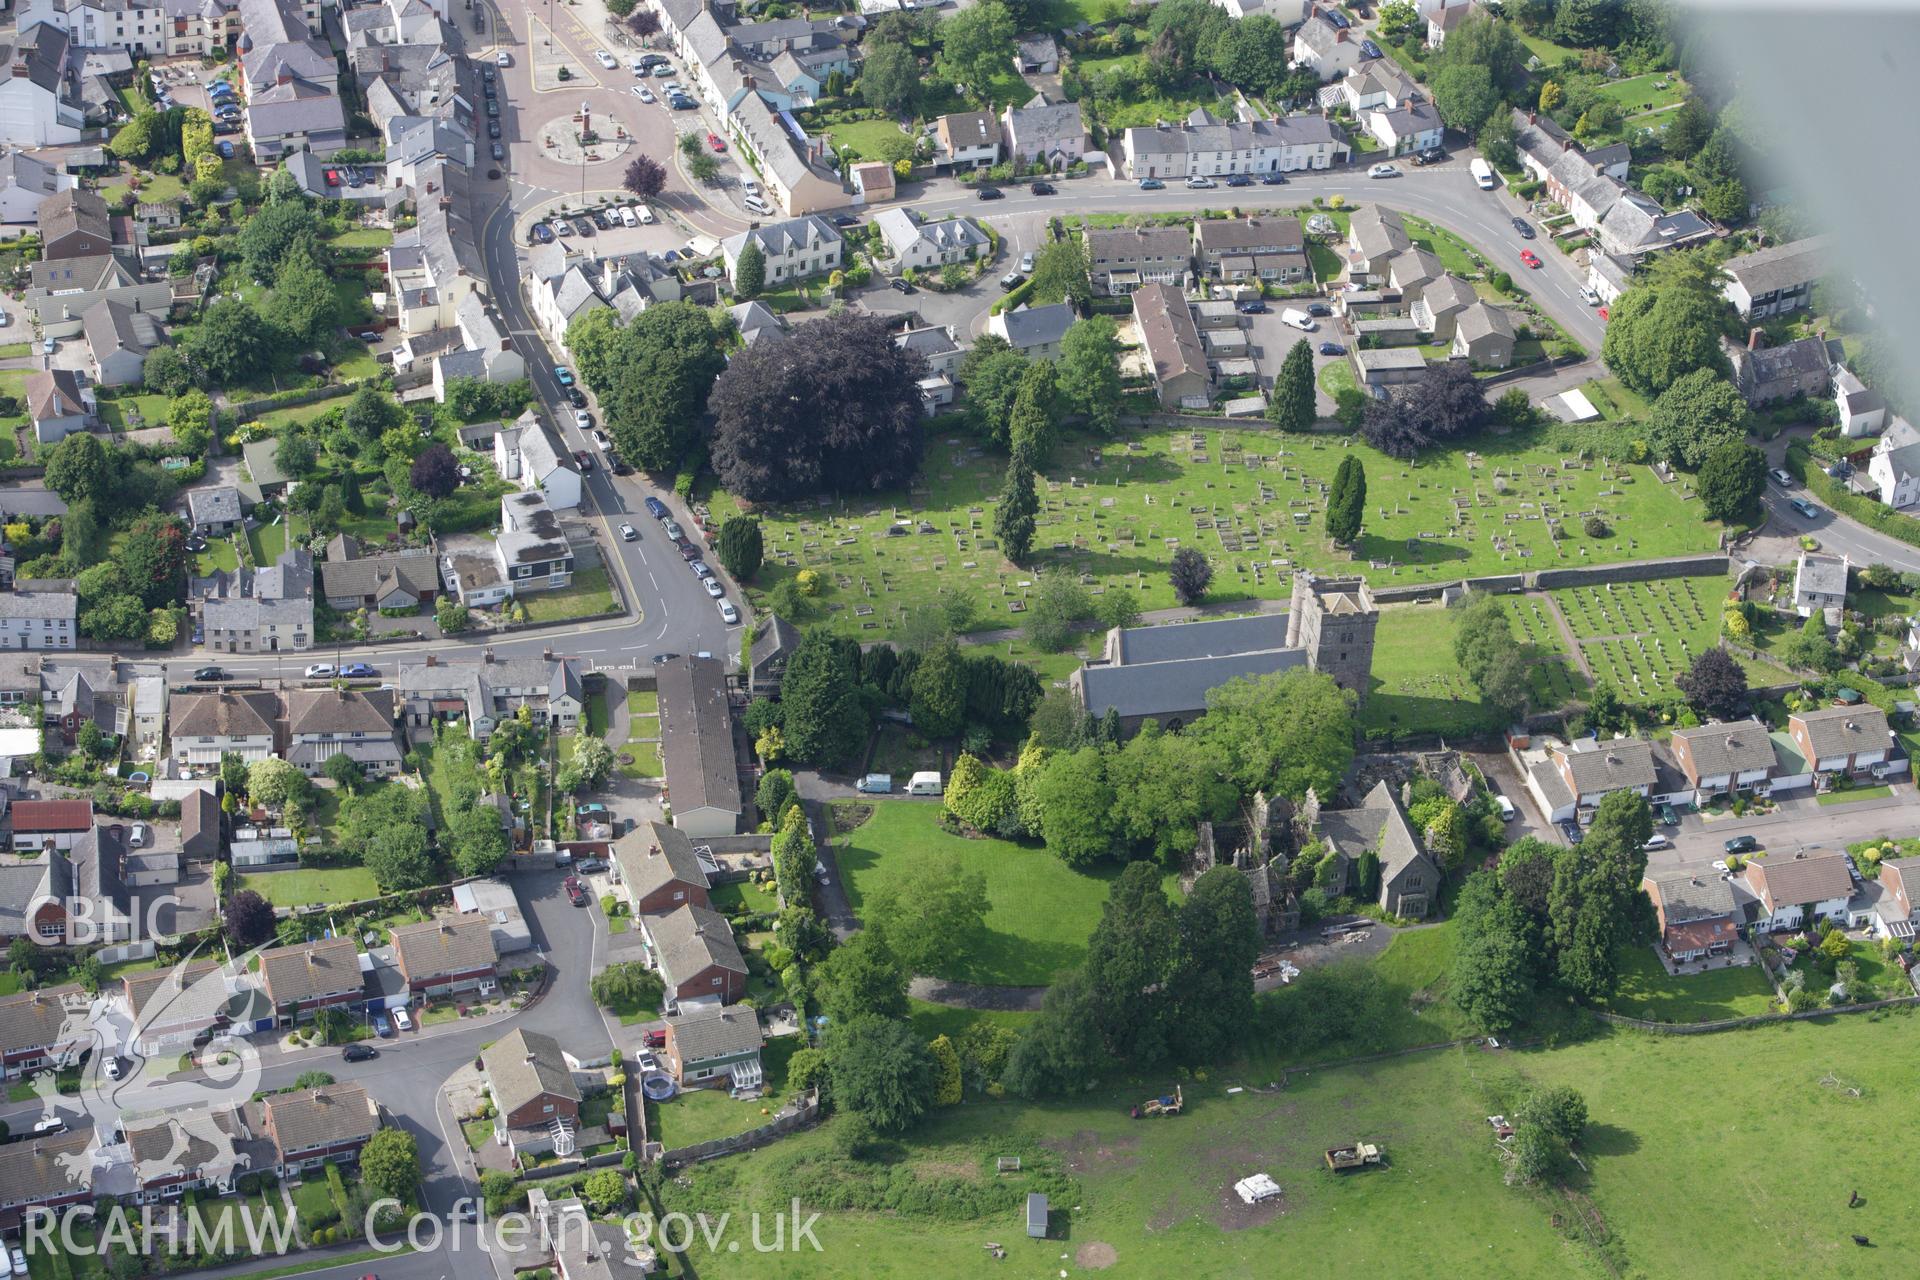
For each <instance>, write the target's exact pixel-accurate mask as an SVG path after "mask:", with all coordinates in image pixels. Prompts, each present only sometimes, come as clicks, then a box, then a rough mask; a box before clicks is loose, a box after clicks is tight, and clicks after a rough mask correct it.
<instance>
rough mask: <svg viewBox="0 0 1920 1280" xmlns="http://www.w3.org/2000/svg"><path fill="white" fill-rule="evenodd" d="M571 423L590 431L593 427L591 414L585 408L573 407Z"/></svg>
mask: <svg viewBox="0 0 1920 1280" xmlns="http://www.w3.org/2000/svg"><path fill="white" fill-rule="evenodd" d="M573 425H574V426H576V427H578V428H580V430H582V431H590V430H592V429H593V415H592V414H590V413H588V412H587V411H586V410H585V409H575V410H574V411H573Z"/></svg>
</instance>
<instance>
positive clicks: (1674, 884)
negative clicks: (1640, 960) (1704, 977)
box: [1640, 871, 1740, 963]
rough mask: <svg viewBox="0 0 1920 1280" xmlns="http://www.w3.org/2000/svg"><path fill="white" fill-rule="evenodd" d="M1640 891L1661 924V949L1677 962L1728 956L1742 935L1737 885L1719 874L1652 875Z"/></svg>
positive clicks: (1683, 873)
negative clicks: (1729, 882)
mask: <svg viewBox="0 0 1920 1280" xmlns="http://www.w3.org/2000/svg"><path fill="white" fill-rule="evenodd" d="M1640 888H1641V890H1642V891H1643V892H1645V893H1646V895H1647V898H1648V899H1649V900H1650V901H1651V902H1652V903H1653V914H1654V918H1655V919H1656V920H1658V921H1659V923H1660V947H1661V949H1662V950H1663V951H1665V952H1666V953H1667V957H1668V959H1670V960H1673V961H1675V962H1676V963H1677V962H1682V961H1687V960H1700V959H1703V958H1705V957H1707V956H1717V955H1724V954H1725V953H1726V952H1727V951H1728V950H1730V949H1731V948H1732V946H1733V943H1734V939H1736V938H1737V937H1739V936H1740V933H1739V926H1738V923H1737V920H1736V917H1737V915H1738V913H1739V910H1740V908H1739V907H1738V905H1737V904H1736V903H1735V902H1734V898H1733V886H1732V885H1730V884H1728V883H1727V881H1726V878H1725V877H1723V876H1721V875H1720V874H1719V873H1718V872H1712V871H1706V872H1699V873H1694V872H1687V871H1675V872H1668V873H1666V874H1663V875H1658V876H1653V875H1649V876H1647V877H1646V878H1645V879H1643V880H1642V881H1641V882H1640Z"/></svg>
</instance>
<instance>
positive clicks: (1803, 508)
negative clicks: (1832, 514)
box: [1789, 498, 1820, 520]
mask: <svg viewBox="0 0 1920 1280" xmlns="http://www.w3.org/2000/svg"><path fill="white" fill-rule="evenodd" d="M1789 505H1791V506H1792V507H1793V509H1794V510H1795V511H1798V512H1799V513H1800V514H1801V515H1802V516H1804V517H1805V518H1806V519H1808V520H1814V519H1818V518H1819V515H1820V508H1818V507H1816V506H1814V505H1813V504H1812V503H1811V502H1808V501H1807V500H1806V499H1805V498H1795V499H1794V500H1793V501H1792V503H1790V504H1789Z"/></svg>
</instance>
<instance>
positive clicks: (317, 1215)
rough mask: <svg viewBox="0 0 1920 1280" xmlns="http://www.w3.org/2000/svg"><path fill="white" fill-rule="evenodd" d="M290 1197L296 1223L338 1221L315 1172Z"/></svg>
mask: <svg viewBox="0 0 1920 1280" xmlns="http://www.w3.org/2000/svg"><path fill="white" fill-rule="evenodd" d="M480 1123H482V1124H484V1125H486V1126H487V1129H488V1130H489V1132H491V1130H492V1129H493V1121H491V1120H483V1121H481V1122H480ZM292 1195H293V1210H294V1215H295V1220H296V1221H298V1222H300V1223H302V1224H307V1223H319V1224H325V1223H329V1222H337V1221H339V1219H340V1211H339V1210H338V1209H336V1208H335V1207H334V1204H333V1192H332V1191H330V1190H329V1189H328V1187H327V1180H326V1178H325V1177H324V1176H322V1175H320V1174H319V1173H318V1172H317V1171H316V1172H315V1173H314V1174H313V1175H312V1176H309V1177H308V1178H307V1180H306V1181H305V1182H302V1183H301V1184H300V1185H299V1186H297V1187H295V1188H293V1191H292Z"/></svg>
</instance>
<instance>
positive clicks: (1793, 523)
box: [1760, 432, 1920, 573]
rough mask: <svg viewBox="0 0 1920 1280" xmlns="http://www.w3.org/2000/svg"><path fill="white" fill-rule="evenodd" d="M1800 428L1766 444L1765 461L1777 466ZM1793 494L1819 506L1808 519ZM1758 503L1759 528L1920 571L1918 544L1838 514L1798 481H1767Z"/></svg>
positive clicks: (1858, 559)
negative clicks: (1761, 509) (1761, 510)
mask: <svg viewBox="0 0 1920 1280" xmlns="http://www.w3.org/2000/svg"><path fill="white" fill-rule="evenodd" d="M1804 434H1805V433H1804V432H1791V433H1785V432H1783V433H1782V434H1781V435H1779V436H1777V437H1775V438H1774V439H1773V440H1771V441H1769V442H1768V443H1767V445H1766V453H1767V465H1768V466H1769V467H1778V466H1779V465H1780V462H1781V459H1783V458H1784V457H1786V454H1787V445H1788V443H1789V441H1790V440H1791V439H1792V438H1793V437H1794V436H1797V435H1804ZM1795 498H1807V499H1808V500H1809V501H1813V503H1814V505H1815V506H1816V507H1819V513H1818V514H1817V515H1815V516H1814V517H1813V518H1812V519H1811V520H1809V519H1808V518H1807V517H1805V516H1803V515H1801V514H1800V513H1799V512H1798V511H1795V510H1794V509H1793V505H1792V503H1793V500H1794V499H1795ZM1760 501H1761V503H1762V505H1764V506H1765V507H1766V509H1767V523H1766V527H1765V529H1764V530H1763V531H1762V532H1763V534H1766V533H1777V534H1780V535H1783V536H1785V537H1789V538H1798V537H1800V536H1801V535H1802V534H1811V535H1813V536H1814V537H1815V538H1817V539H1819V541H1820V549H1821V550H1822V551H1825V552H1827V553H1829V554H1831V555H1840V556H1846V557H1847V558H1848V559H1850V560H1851V561H1853V563H1854V564H1857V565H1860V564H1886V565H1892V566H1893V567H1894V568H1896V569H1899V570H1901V571H1903V572H1907V573H1920V547H1915V546H1911V545H1909V544H1907V543H1905V542H1902V541H1900V539H1898V538H1894V537H1890V536H1888V535H1887V534H1884V533H1881V532H1880V531H1879V530H1877V529H1870V528H1868V527H1867V526H1866V525H1863V524H1861V523H1860V522H1859V521H1857V520H1853V519H1850V518H1848V517H1847V516H1843V515H1841V514H1840V513H1839V512H1837V511H1834V510H1833V509H1832V508H1830V507H1827V506H1825V505H1823V504H1821V503H1820V502H1818V501H1815V500H1813V498H1812V496H1811V495H1810V494H1809V493H1808V492H1807V490H1806V488H1805V487H1804V486H1802V485H1800V484H1798V483H1796V484H1794V485H1793V486H1792V487H1790V488H1784V489H1783V488H1781V487H1780V486H1779V485H1778V484H1775V483H1773V482H1772V481H1769V482H1768V484H1767V488H1766V492H1765V493H1764V494H1762V495H1761V499H1760Z"/></svg>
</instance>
